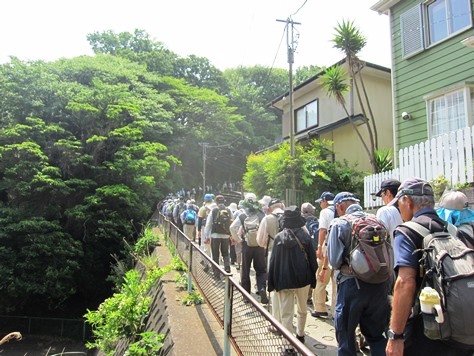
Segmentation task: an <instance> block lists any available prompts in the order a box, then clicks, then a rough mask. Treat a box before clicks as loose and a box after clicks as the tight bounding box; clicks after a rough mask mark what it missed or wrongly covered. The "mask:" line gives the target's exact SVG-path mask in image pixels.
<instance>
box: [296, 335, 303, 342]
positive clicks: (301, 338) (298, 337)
mask: <svg viewBox="0 0 474 356" xmlns="http://www.w3.org/2000/svg"><path fill="white" fill-rule="evenodd" d="M296 338H297V339H298V341H299V342H301V343H302V344H304V335H303V336H299V335H296Z"/></svg>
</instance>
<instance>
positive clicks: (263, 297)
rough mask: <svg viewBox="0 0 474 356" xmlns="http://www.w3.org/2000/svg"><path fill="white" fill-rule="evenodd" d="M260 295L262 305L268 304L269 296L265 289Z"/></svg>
mask: <svg viewBox="0 0 474 356" xmlns="http://www.w3.org/2000/svg"><path fill="white" fill-rule="evenodd" d="M258 294H259V295H260V303H262V304H268V295H267V292H266V291H265V289H263V288H262V289H260V291H259V292H258Z"/></svg>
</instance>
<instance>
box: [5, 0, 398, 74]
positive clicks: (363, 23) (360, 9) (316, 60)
mask: <svg viewBox="0 0 474 356" xmlns="http://www.w3.org/2000/svg"><path fill="white" fill-rule="evenodd" d="M376 2H377V0H331V1H327V0H307V1H306V3H305V1H304V0H238V1H229V0H166V1H163V0H127V1H126V0H81V1H77V0H2V1H1V4H2V6H1V7H2V11H1V20H0V31H1V38H0V62H1V63H5V62H7V61H8V59H9V56H16V57H18V58H20V59H22V60H37V59H42V60H47V61H50V60H55V59H57V58H60V57H68V58H70V57H75V56H79V55H84V54H85V55H91V54H93V53H92V51H91V49H90V46H89V43H88V42H87V39H86V36H87V34H88V33H92V32H95V31H106V30H112V31H114V32H117V33H118V32H122V31H128V32H133V31H134V30H135V29H137V28H138V29H142V30H145V31H146V32H147V33H148V34H149V35H150V36H151V38H152V39H154V40H156V41H159V42H162V43H163V44H165V46H166V47H167V48H168V49H170V50H171V51H173V52H175V53H177V54H178V55H180V56H187V55H189V54H195V55H198V56H201V57H206V58H208V59H209V60H210V61H211V63H212V64H213V65H215V66H216V67H218V68H219V69H222V70H224V69H226V68H234V67H238V66H240V65H242V66H253V65H264V66H272V65H273V66H274V67H279V68H288V64H287V50H286V48H287V45H286V35H285V36H284V28H285V24H284V23H282V22H277V21H276V20H277V19H281V20H286V19H287V18H288V17H290V16H291V17H292V19H293V21H295V22H300V23H301V25H297V26H295V29H296V31H295V35H297V36H299V37H298V41H297V43H298V45H297V51H296V53H295V59H294V61H295V62H294V67H295V68H296V67H299V66H308V65H319V66H328V65H331V64H333V63H335V62H337V61H338V60H340V59H341V58H342V57H343V56H342V54H341V53H340V52H339V51H337V50H336V49H334V48H332V43H331V42H330V40H331V38H332V37H333V35H334V27H335V26H336V25H337V22H338V21H339V22H341V21H342V20H343V19H350V20H354V21H355V24H356V25H357V26H358V27H359V28H360V30H361V31H362V33H363V34H364V35H365V36H366V37H367V45H366V48H365V49H364V50H363V52H362V53H361V54H360V57H361V58H362V59H364V60H366V61H369V62H372V63H375V64H379V65H383V66H387V67H390V65H391V61H390V31H389V19H388V16H386V15H379V14H378V13H376V12H374V11H372V10H370V6H372V5H373V4H375V3H376ZM303 4H304V5H303ZM302 5H303V6H302ZM295 13H296V14H295Z"/></svg>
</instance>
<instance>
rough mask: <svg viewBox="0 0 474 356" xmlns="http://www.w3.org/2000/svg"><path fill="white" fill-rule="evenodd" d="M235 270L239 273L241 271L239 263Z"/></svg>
mask: <svg viewBox="0 0 474 356" xmlns="http://www.w3.org/2000/svg"><path fill="white" fill-rule="evenodd" d="M235 269H236V270H237V271H240V264H239V263H237V266H236V267H235Z"/></svg>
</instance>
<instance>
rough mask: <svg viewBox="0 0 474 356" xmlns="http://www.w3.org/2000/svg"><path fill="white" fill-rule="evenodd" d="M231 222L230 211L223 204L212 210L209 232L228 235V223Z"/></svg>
mask: <svg viewBox="0 0 474 356" xmlns="http://www.w3.org/2000/svg"><path fill="white" fill-rule="evenodd" d="M231 223H232V212H231V211H230V209H229V208H226V207H225V206H224V205H220V206H218V207H217V208H214V209H213V210H212V229H211V232H215V233H218V234H226V235H230V224H231Z"/></svg>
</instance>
